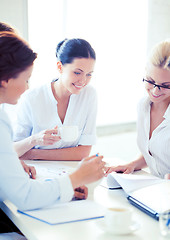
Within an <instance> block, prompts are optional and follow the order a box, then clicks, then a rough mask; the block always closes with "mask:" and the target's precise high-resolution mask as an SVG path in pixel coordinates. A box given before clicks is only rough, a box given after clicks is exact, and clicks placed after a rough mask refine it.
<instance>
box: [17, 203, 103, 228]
mask: <svg viewBox="0 0 170 240" xmlns="http://www.w3.org/2000/svg"><path fill="white" fill-rule="evenodd" d="M18 212H20V213H22V214H25V215H27V216H29V217H32V218H35V219H37V220H40V221H42V222H45V223H47V224H50V225H54V224H63V223H70V222H77V221H83V220H89V219H94V218H102V217H104V212H105V209H104V207H102V206H101V205H99V204H97V203H95V202H94V201H91V200H79V201H72V202H69V203H58V204H56V205H54V206H51V207H48V208H43V209H38V210H33V211H19V210H18Z"/></svg>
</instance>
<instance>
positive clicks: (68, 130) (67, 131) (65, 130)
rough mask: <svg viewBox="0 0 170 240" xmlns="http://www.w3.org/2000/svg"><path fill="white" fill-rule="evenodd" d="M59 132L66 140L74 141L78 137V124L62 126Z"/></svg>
mask: <svg viewBox="0 0 170 240" xmlns="http://www.w3.org/2000/svg"><path fill="white" fill-rule="evenodd" d="M58 134H59V136H60V137H61V139H62V140H63V141H64V142H74V141H76V140H77V138H78V126H62V127H60V128H59V129H58Z"/></svg>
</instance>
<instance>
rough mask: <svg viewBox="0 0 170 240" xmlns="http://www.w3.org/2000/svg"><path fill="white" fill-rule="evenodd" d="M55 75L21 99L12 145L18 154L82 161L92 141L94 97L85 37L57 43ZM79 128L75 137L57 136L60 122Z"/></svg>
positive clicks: (91, 55)
mask: <svg viewBox="0 0 170 240" xmlns="http://www.w3.org/2000/svg"><path fill="white" fill-rule="evenodd" d="M56 57H57V70H58V73H59V77H58V78H57V79H55V80H53V81H50V82H48V83H47V84H44V85H41V86H40V87H38V88H36V89H30V90H29V91H27V92H26V93H25V94H24V95H23V96H22V98H21V101H20V103H19V107H18V114H17V117H18V119H17V123H16V127H15V130H14V142H15V143H14V145H15V149H16V151H17V153H18V156H19V157H21V159H42V160H44V159H45V160H81V159H82V158H83V157H86V156H89V154H90V151H91V147H92V145H94V144H95V142H96V114H97V96H96V91H95V89H94V88H93V87H92V86H90V85H89V83H90V81H91V78H92V75H93V71H94V66H95V62H96V54H95V51H94V50H93V48H92V47H91V45H90V44H89V43H88V42H87V41H86V40H84V39H79V38H77V39H65V40H63V41H61V42H60V43H59V44H58V45H57V48H56ZM68 125H69V126H70V125H71V126H73V125H76V126H77V127H78V137H77V139H76V140H72V141H64V140H63V139H62V138H60V137H59V136H58V129H59V128H60V127H63V126H68Z"/></svg>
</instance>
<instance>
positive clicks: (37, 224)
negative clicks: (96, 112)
mask: <svg viewBox="0 0 170 240" xmlns="http://www.w3.org/2000/svg"><path fill="white" fill-rule="evenodd" d="M105 160H106V159H105ZM106 161H108V162H110V161H112V162H113V164H114V162H115V161H114V160H111V159H107V160H106ZM27 163H29V164H33V165H35V166H36V165H37V164H38V165H42V166H49V164H50V166H51V167H56V168H57V165H58V164H62V165H65V166H70V167H73V168H74V167H76V166H77V164H78V163H77V162H71V161H69V162H68V161H67V162H65V161H62V162H61V161H60V162H59V161H52V162H49V161H36V162H35V161H29V162H27ZM115 165H116V164H115ZM89 188H90V192H91V193H90V194H89V197H88V198H89V199H93V200H94V201H95V202H97V203H99V204H101V205H103V206H104V207H112V206H115V205H119V206H124V207H125V206H126V207H131V208H132V209H133V210H134V214H135V217H136V220H137V222H138V223H139V224H140V227H139V229H138V230H136V231H135V232H134V233H132V234H129V235H113V234H110V233H108V232H106V231H104V230H103V229H102V228H101V225H102V224H103V221H104V219H93V220H87V221H82V222H74V223H67V224H61V225H53V226H51V225H48V224H46V223H43V222H41V221H38V220H36V219H33V218H30V217H28V216H25V215H23V214H20V213H18V212H17V208H16V207H15V205H13V204H12V203H11V202H10V201H8V200H6V201H4V202H3V203H2V204H1V209H2V210H3V211H4V212H5V213H6V215H7V216H8V217H9V218H10V219H11V220H12V221H13V222H14V223H15V225H16V226H17V227H18V228H19V229H20V230H21V232H23V234H24V235H25V236H26V237H27V238H28V239H29V240H47V239H49V240H56V239H59V240H75V239H81V240H111V239H112V240H113V239H114V240H125V239H126V240H146V239H148V240H162V239H164V238H163V237H162V236H161V235H160V232H159V223H158V221H156V220H154V219H153V218H151V217H150V216H148V215H146V214H145V213H143V212H141V211H140V210H138V209H137V208H135V207H134V206H132V205H131V204H130V203H129V202H128V201H127V199H126V194H125V193H124V191H123V190H121V189H119V190H109V189H107V188H104V187H102V186H97V187H95V189H94V185H91V186H90V185H89ZM93 189H94V192H93V194H92V190H93Z"/></svg>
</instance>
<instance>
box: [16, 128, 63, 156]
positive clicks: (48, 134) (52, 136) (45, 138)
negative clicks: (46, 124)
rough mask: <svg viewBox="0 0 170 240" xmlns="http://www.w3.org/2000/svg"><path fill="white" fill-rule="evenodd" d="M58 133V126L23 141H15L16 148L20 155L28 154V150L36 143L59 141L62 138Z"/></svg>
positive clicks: (45, 143) (46, 144)
mask: <svg viewBox="0 0 170 240" xmlns="http://www.w3.org/2000/svg"><path fill="white" fill-rule="evenodd" d="M57 133H58V131H57V127H55V128H54V129H50V130H44V131H41V132H39V133H37V134H34V135H32V136H30V137H27V138H25V139H23V140H21V141H18V142H14V148H15V151H16V152H17V154H18V157H21V156H22V155H24V154H27V152H28V151H29V150H30V149H32V148H33V147H34V146H36V145H40V146H48V145H52V144H54V143H55V142H57V141H59V140H60V139H61V138H60V136H58V135H57Z"/></svg>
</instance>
